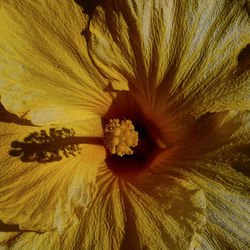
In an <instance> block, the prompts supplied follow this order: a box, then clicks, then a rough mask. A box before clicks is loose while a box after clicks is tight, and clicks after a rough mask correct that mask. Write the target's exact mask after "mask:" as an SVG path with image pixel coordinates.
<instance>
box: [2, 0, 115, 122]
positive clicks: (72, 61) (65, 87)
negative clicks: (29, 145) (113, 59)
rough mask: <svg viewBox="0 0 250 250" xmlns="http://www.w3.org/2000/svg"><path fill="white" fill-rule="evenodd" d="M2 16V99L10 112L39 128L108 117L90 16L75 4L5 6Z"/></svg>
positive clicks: (28, 0) (12, 3) (13, 3)
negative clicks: (86, 33)
mask: <svg viewBox="0 0 250 250" xmlns="http://www.w3.org/2000/svg"><path fill="white" fill-rule="evenodd" d="M0 16H1V18H0V32H1V34H2V35H1V37H0V54H1V56H0V94H1V95H2V98H1V102H2V103H3V105H4V107H5V108H6V109H7V110H8V111H9V112H12V113H15V114H17V115H18V116H19V117H24V118H26V119H30V120H32V122H33V123H34V124H48V123H50V124H51V123H61V122H64V123H65V122H69V121H72V120H83V119H87V118H88V117H94V116H98V115H100V114H103V113H105V112H106V109H107V107H108V106H109V103H110V101H111V100H110V97H109V96H108V94H107V93H105V92H104V91H103V90H104V88H105V86H106V85H107V82H106V80H105V79H104V78H103V77H102V76H101V75H100V74H99V73H98V71H97V69H96V68H95V67H94V66H93V64H92V62H91V60H90V58H89V56H88V52H87V49H86V42H85V39H84V37H83V36H82V35H81V32H82V31H83V29H84V28H85V27H86V23H87V16H86V15H84V14H83V13H82V10H81V9H80V7H79V6H78V5H77V4H76V3H75V2H74V1H64V0H61V1H56V2H55V1H53V2H51V1H48V0H42V1H39V2H34V1H31V0H25V1H22V2H19V1H15V0H11V1H3V3H1V8H0Z"/></svg>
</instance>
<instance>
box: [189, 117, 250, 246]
mask: <svg viewBox="0 0 250 250" xmlns="http://www.w3.org/2000/svg"><path fill="white" fill-rule="evenodd" d="M232 117H234V118H235V119H238V120H240V121H241V122H242V126H240V127H239V128H238V129H237V130H235V132H234V133H233V135H232V138H231V139H232V140H231V141H230V142H228V143H227V144H226V145H224V146H222V147H220V148H218V149H216V150H214V151H212V152H209V153H206V154H203V155H201V159H202V160H199V161H198V162H197V163H196V165H195V166H192V168H190V169H187V174H186V176H187V178H190V179H191V180H193V181H194V182H196V183H197V184H198V185H199V186H200V188H202V189H203V190H204V193H205V195H206V199H207V215H208V218H207V220H208V221H207V226H206V230H205V233H204V241H203V243H202V247H203V249H220V248H226V249H248V248H249V246H250V240H249V234H250V230H249V223H250V206H249V203H250V195H249V186H250V178H249V163H250V162H249V152H250V151H249V149H250V148H249V145H250V133H249V131H250V127H249V125H250V123H249V121H250V115H249V112H231V119H232Z"/></svg>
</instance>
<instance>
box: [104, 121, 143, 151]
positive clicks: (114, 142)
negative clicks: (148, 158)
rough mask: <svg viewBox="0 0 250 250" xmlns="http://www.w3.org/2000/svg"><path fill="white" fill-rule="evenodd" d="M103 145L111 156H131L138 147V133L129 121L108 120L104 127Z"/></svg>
mask: <svg viewBox="0 0 250 250" xmlns="http://www.w3.org/2000/svg"><path fill="white" fill-rule="evenodd" d="M104 145H105V147H106V148H107V149H108V150H109V152H110V153H111V154H117V155H119V156H123V155H132V154H133V150H132V149H131V147H135V146H137V145H138V132H136V131H135V127H134V125H133V124H132V122H131V121H130V120H122V121H121V122H120V120H119V119H110V120H109V123H108V124H106V125H105V127H104Z"/></svg>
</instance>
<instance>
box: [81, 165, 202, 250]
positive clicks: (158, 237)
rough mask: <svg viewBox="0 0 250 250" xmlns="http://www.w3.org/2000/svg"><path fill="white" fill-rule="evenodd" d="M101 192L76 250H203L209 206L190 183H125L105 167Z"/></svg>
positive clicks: (152, 179)
mask: <svg viewBox="0 0 250 250" xmlns="http://www.w3.org/2000/svg"><path fill="white" fill-rule="evenodd" d="M97 186H98V192H97V195H96V197H95V199H94V200H93V201H92V203H91V205H90V209H89V210H88V212H87V213H86V214H85V217H84V219H83V223H82V230H83V231H82V236H81V238H79V239H78V242H79V243H77V245H82V246H84V247H85V248H87V249H90V248H91V249H98V248H100V247H101V248H105V249H144V248H147V249H180V248H182V249H183V248H188V247H191V248H192V247H193V248H194V247H195V246H197V245H199V242H200V241H201V234H202V231H203V228H204V225H205V222H206V215H205V207H206V201H205V199H204V195H203V192H202V191H201V190H199V189H197V187H198V186H197V185H195V184H194V183H192V182H191V181H187V180H184V179H181V178H175V177H171V176H164V177H162V176H160V175H152V174H149V173H145V174H144V176H143V175H142V176H141V175H140V176H137V177H135V178H131V179H129V180H128V179H126V180H125V179H120V178H119V177H117V176H115V175H114V174H113V173H112V172H111V171H110V170H109V169H107V167H105V166H104V167H103V168H100V169H99V172H98V178H97ZM93 228H94V229H95V230H93ZM81 241H82V242H81ZM80 242H81V243H80Z"/></svg>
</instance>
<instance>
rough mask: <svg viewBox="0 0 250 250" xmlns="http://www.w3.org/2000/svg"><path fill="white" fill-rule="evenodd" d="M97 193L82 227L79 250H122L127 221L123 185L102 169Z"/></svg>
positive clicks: (99, 174)
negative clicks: (121, 186)
mask: <svg viewBox="0 0 250 250" xmlns="http://www.w3.org/2000/svg"><path fill="white" fill-rule="evenodd" d="M96 185H97V193H96V196H95V199H94V200H93V201H92V202H91V204H90V208H89V210H88V212H87V213H86V214H85V216H84V218H83V220H82V224H81V229H80V230H81V236H80V237H78V238H77V239H76V245H77V246H81V247H80V249H82V248H84V249H122V244H123V241H124V231H125V228H126V223H127V222H128V221H126V217H125V211H126V208H125V207H124V201H123V195H122V191H121V189H120V181H119V180H118V179H117V178H115V177H114V175H113V174H112V173H111V172H110V171H107V167H106V166H103V167H102V168H100V169H99V171H98V175H97V179H96Z"/></svg>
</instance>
